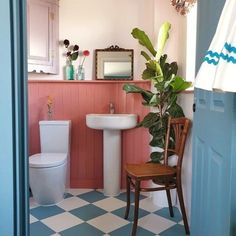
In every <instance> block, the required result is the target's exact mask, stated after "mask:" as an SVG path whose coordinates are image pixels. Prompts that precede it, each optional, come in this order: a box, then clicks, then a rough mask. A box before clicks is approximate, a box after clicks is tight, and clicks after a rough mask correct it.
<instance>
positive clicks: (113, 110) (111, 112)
mask: <svg viewBox="0 0 236 236" xmlns="http://www.w3.org/2000/svg"><path fill="white" fill-rule="evenodd" d="M109 111H110V114H114V113H115V106H114V104H113V103H112V102H110V103H109Z"/></svg>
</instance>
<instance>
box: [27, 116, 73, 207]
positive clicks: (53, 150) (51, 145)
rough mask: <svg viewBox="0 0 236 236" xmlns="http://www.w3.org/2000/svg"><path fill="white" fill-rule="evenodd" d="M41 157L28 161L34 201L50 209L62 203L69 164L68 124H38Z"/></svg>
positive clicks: (34, 157)
mask: <svg viewBox="0 0 236 236" xmlns="http://www.w3.org/2000/svg"><path fill="white" fill-rule="evenodd" d="M39 126H40V144H41V153H38V154H34V155H32V156H30V157H29V182H30V187H31V190H32V194H33V198H34V199H35V201H36V202H37V203H38V204H39V205H43V206H49V205H54V204H57V203H59V202H60V201H62V200H63V199H64V193H65V188H66V181H67V175H68V165H69V164H68V163H69V144H70V135H69V134H70V121H40V122H39Z"/></svg>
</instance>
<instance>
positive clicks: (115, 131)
mask: <svg viewBox="0 0 236 236" xmlns="http://www.w3.org/2000/svg"><path fill="white" fill-rule="evenodd" d="M86 124H87V126H88V127H89V128H91V129H98V130H103V185H104V195H105V196H110V197H112V196H117V195H119V194H120V180H121V130H126V129H132V128H134V127H135V126H136V124H137V115H135V114H87V115H86Z"/></svg>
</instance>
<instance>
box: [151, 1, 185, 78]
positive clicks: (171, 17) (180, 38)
mask: <svg viewBox="0 0 236 236" xmlns="http://www.w3.org/2000/svg"><path fill="white" fill-rule="evenodd" d="M154 8H155V16H154V18H155V19H154V22H155V25H154V27H155V30H154V32H155V37H156V38H157V36H158V30H159V28H160V26H161V24H162V23H163V22H165V21H168V22H170V23H171V30H170V37H169V39H168V41H167V45H166V48H165V51H164V53H166V54H167V55H168V58H169V60H168V61H169V62H173V61H176V62H177V64H178V66H179V71H178V74H179V75H181V76H183V77H185V76H186V69H185V68H186V35H187V29H186V28H187V18H186V17H185V16H182V15H180V14H179V13H177V12H176V10H175V9H174V7H172V6H171V3H170V1H166V0H164V1H163V0H155V6H154Z"/></svg>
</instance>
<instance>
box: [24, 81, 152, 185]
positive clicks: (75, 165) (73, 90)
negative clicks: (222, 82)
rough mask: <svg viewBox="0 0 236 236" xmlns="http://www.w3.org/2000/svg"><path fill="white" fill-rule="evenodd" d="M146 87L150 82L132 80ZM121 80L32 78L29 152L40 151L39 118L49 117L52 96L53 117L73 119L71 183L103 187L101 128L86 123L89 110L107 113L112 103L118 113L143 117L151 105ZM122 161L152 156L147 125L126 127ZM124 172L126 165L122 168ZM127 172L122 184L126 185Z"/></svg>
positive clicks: (145, 159) (136, 161) (143, 159)
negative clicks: (44, 79)
mask: <svg viewBox="0 0 236 236" xmlns="http://www.w3.org/2000/svg"><path fill="white" fill-rule="evenodd" d="M132 83H138V85H139V86H141V87H143V88H150V84H149V83H148V82H143V81H133V82H132ZM123 84H124V82H121V81H108V82H105V81H82V82H78V81H72V82H70V81H57V82H55V81H29V86H28V89H29V140H30V143H29V147H30V155H31V154H35V153H37V152H40V143H39V126H38V122H39V121H40V120H45V119H47V105H46V103H47V96H49V95H50V96H51V97H52V98H53V119H55V120H67V119H68V120H71V121H72V134H71V171H70V182H71V187H74V188H76V187H82V188H102V185H103V158H102V156H103V147H102V145H103V143H102V131H99V130H93V129H90V128H88V127H86V123H85V115H86V114H88V113H108V109H109V106H108V105H109V103H110V102H113V103H114V104H115V109H116V113H135V114H138V115H139V117H140V118H143V117H144V115H145V114H147V113H148V108H145V107H144V106H143V105H141V98H140V96H139V95H133V94H128V95H127V94H126V93H125V92H124V91H123V90H122V86H123ZM122 138H123V139H122V147H123V148H122V162H123V164H124V163H140V162H145V161H147V160H148V158H149V146H148V142H149V135H148V131H147V129H144V128H135V129H132V130H126V131H123V134H122ZM122 172H123V169H122ZM124 183H125V181H124V173H123V175H122V185H123V186H124Z"/></svg>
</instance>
